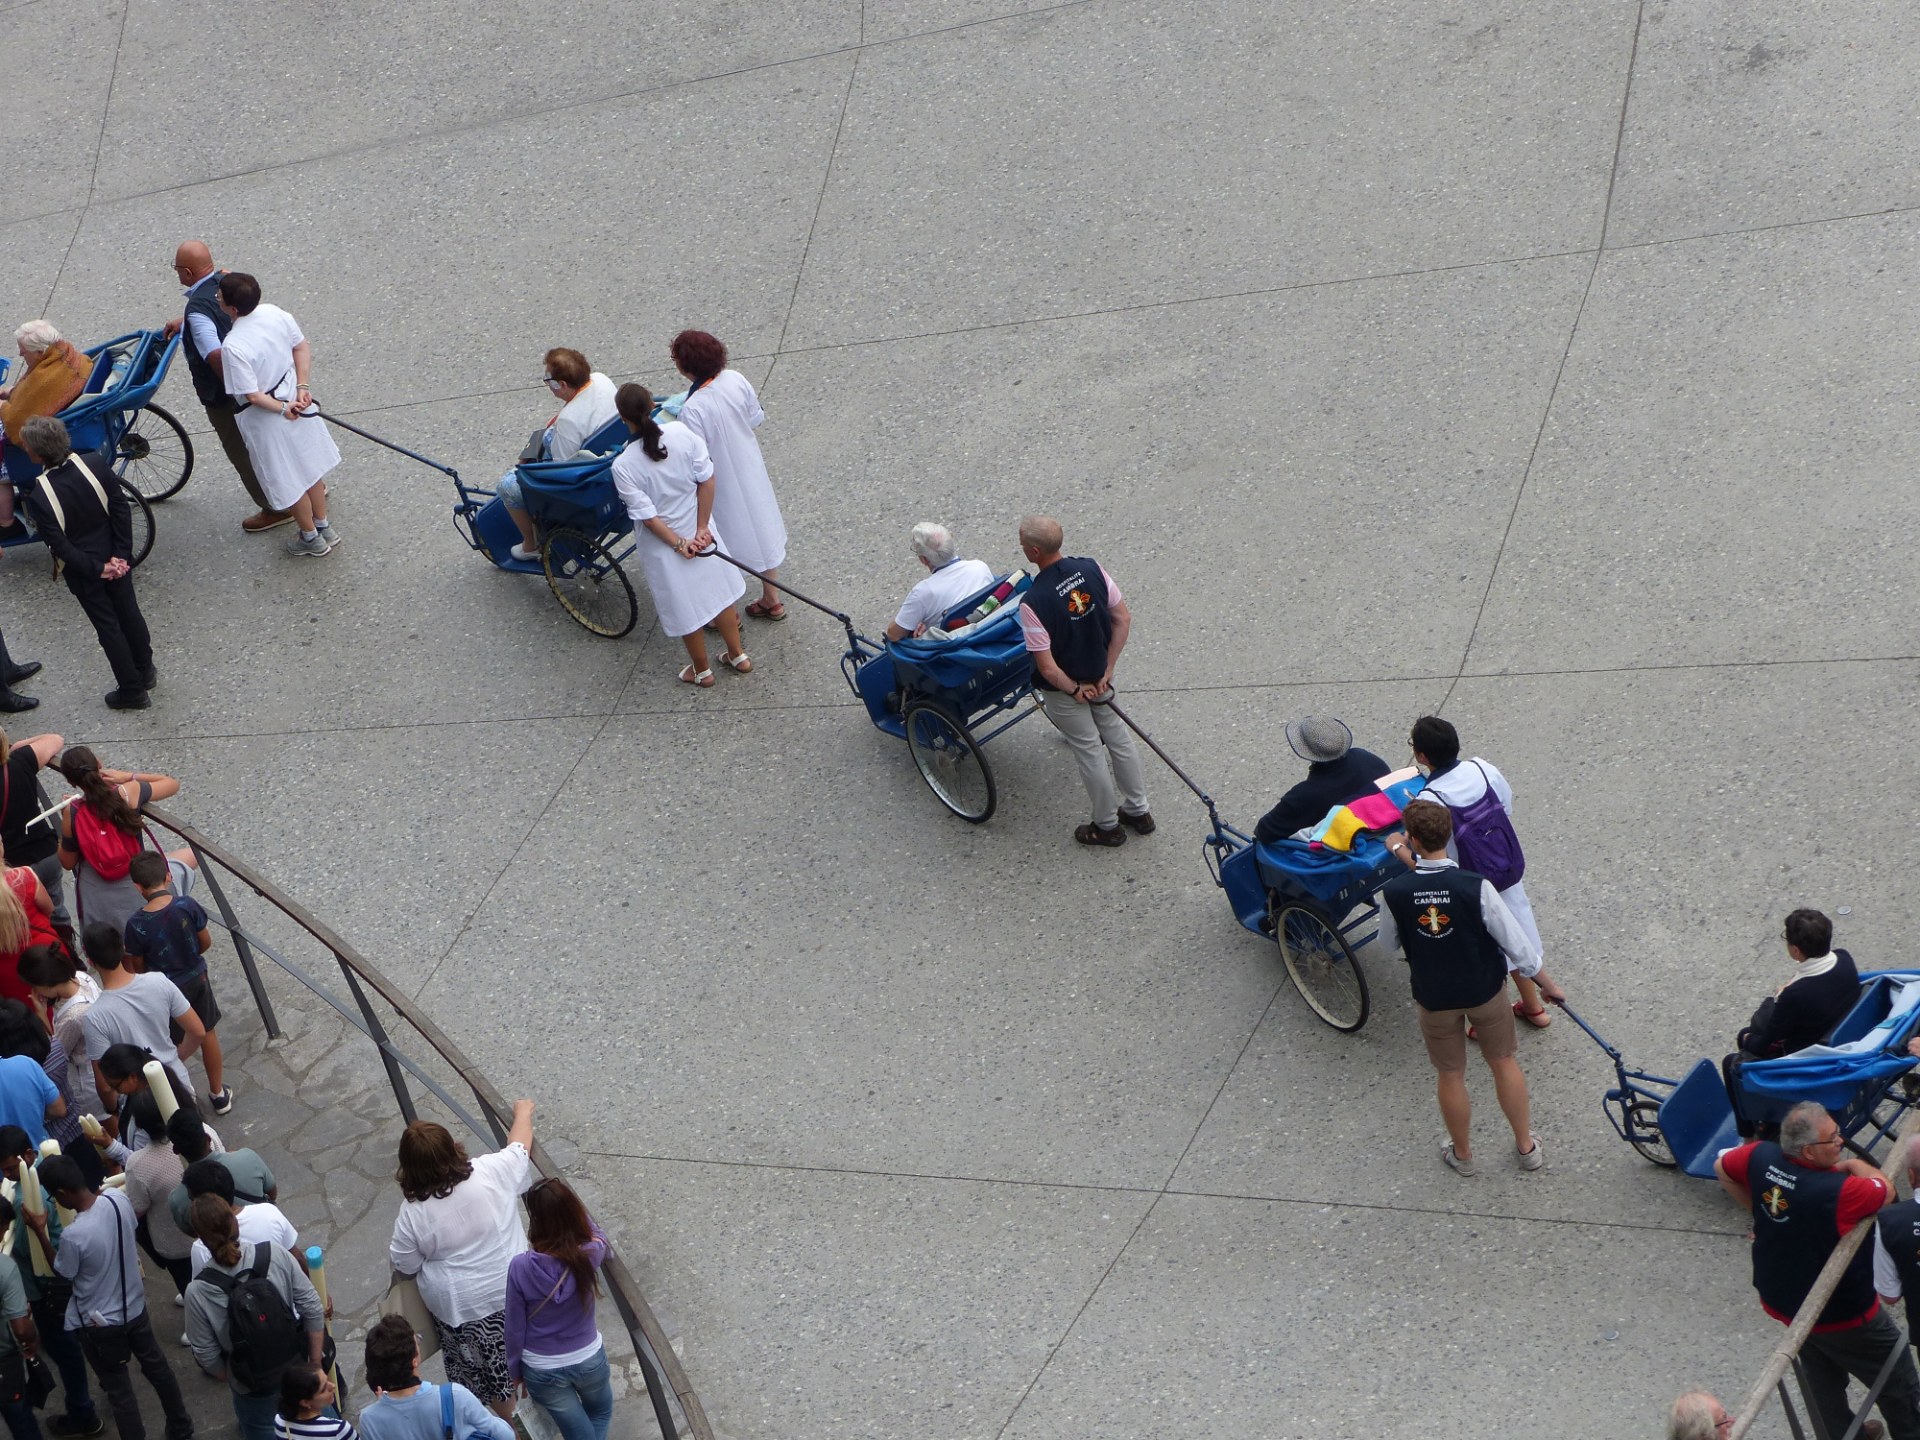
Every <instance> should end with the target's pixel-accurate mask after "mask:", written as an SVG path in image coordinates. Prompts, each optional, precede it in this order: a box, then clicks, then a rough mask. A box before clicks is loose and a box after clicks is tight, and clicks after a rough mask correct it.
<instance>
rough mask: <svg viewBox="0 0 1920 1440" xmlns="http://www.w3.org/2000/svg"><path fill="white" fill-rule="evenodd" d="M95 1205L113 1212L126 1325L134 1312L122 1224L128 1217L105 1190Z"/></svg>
mask: <svg viewBox="0 0 1920 1440" xmlns="http://www.w3.org/2000/svg"><path fill="white" fill-rule="evenodd" d="M95 1203H97V1204H102V1205H105V1206H107V1207H108V1208H109V1209H111V1210H112V1211H113V1268H114V1269H115V1270H117V1271H119V1272H120V1323H121V1324H122V1325H126V1324H129V1323H131V1322H132V1320H133V1312H132V1311H131V1310H129V1309H128V1308H127V1260H126V1246H127V1237H126V1235H125V1234H124V1233H123V1232H122V1227H121V1223H120V1222H121V1221H122V1220H124V1219H125V1218H126V1217H125V1216H124V1215H122V1214H121V1213H120V1207H119V1206H118V1205H115V1204H114V1203H113V1196H112V1195H111V1194H110V1193H109V1192H107V1191H105V1190H102V1191H101V1192H100V1199H99V1200H98V1201H97V1202H95Z"/></svg>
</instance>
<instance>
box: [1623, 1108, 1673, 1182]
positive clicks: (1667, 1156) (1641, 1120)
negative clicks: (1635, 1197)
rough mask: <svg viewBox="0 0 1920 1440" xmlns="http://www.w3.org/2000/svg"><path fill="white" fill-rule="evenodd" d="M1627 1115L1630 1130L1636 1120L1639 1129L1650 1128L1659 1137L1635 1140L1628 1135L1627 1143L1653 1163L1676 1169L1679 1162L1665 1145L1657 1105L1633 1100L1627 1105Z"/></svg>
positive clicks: (1665, 1139)
mask: <svg viewBox="0 0 1920 1440" xmlns="http://www.w3.org/2000/svg"><path fill="white" fill-rule="evenodd" d="M1627 1115H1628V1117H1629V1120H1628V1128H1629V1129H1630V1130H1631V1129H1632V1128H1633V1124H1634V1122H1635V1121H1637V1122H1638V1124H1639V1126H1640V1128H1641V1129H1643V1130H1651V1131H1652V1132H1653V1133H1654V1134H1655V1135H1657V1136H1659V1137H1660V1138H1659V1139H1657V1140H1636V1139H1634V1138H1633V1137H1632V1136H1631V1135H1629V1136H1628V1138H1627V1143H1628V1144H1629V1145H1631V1146H1633V1148H1634V1149H1636V1150H1638V1151H1639V1152H1640V1154H1641V1155H1642V1156H1644V1157H1645V1158H1646V1159H1648V1160H1651V1161H1652V1162H1653V1163H1654V1164H1656V1165H1661V1166H1665V1167H1666V1168H1667V1169H1669V1170H1674V1169H1678V1168H1679V1165H1680V1162H1679V1161H1678V1160H1676V1159H1675V1158H1674V1155H1673V1151H1672V1150H1671V1149H1670V1148H1669V1147H1668V1145H1667V1138H1666V1136H1665V1135H1662V1134H1661V1132H1660V1107H1659V1105H1657V1104H1656V1103H1655V1102H1653V1101H1652V1100H1635V1101H1633V1102H1632V1103H1631V1104H1630V1105H1628V1106H1627Z"/></svg>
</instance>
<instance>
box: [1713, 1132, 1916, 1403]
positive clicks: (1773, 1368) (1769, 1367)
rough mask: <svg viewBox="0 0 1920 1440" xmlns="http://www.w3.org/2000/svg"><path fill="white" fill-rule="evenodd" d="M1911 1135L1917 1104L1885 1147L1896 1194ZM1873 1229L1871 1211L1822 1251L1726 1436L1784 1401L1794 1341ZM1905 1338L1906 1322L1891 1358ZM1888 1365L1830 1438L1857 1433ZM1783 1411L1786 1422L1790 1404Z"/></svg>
mask: <svg viewBox="0 0 1920 1440" xmlns="http://www.w3.org/2000/svg"><path fill="white" fill-rule="evenodd" d="M1916 1135H1920V1110H1910V1111H1908V1112H1907V1116H1906V1118H1905V1119H1904V1120H1902V1121H1901V1122H1900V1126H1899V1129H1898V1130H1897V1131H1896V1132H1895V1134H1894V1140H1893V1147H1892V1149H1891V1150H1889V1151H1888V1152H1887V1161H1888V1165H1889V1166H1890V1167H1891V1174H1890V1176H1889V1178H1890V1179H1891V1180H1892V1181H1893V1184H1894V1189H1895V1193H1896V1194H1897V1193H1899V1191H1900V1190H1902V1189H1903V1188H1905V1186H1906V1184H1907V1178H1906V1164H1905V1161H1904V1158H1903V1157H1904V1156H1905V1154H1906V1152H1907V1147H1908V1146H1909V1145H1911V1144H1912V1143H1913V1141H1914V1137H1915V1136H1916ZM1873 1230H1874V1216H1872V1215H1869V1216H1867V1217H1866V1218H1865V1219H1863V1220H1860V1221H1857V1222H1856V1223H1855V1224H1854V1227H1853V1228H1852V1229H1851V1230H1849V1231H1847V1233H1846V1234H1845V1235H1842V1236H1841V1237H1840V1243H1839V1244H1838V1245H1835V1246H1834V1247H1833V1254H1831V1255H1829V1256H1828V1257H1827V1263H1826V1264H1825V1265H1824V1266H1822V1267H1821V1269H1820V1273H1819V1274H1818V1275H1816V1276H1815V1277H1814V1281H1813V1288H1812V1289H1811V1290H1809V1291H1808V1292H1807V1298H1806V1299H1805V1300H1803V1301H1801V1302H1800V1308H1799V1309H1798V1310H1796V1311H1795V1312H1794V1315H1793V1323H1792V1324H1791V1325H1789V1326H1787V1332H1786V1334H1785V1335H1783V1336H1781V1338H1780V1343H1779V1344H1778V1345H1776V1346H1774V1347H1773V1353H1772V1354H1771V1355H1769V1356H1768V1357H1767V1363H1766V1367H1765V1368H1764V1369H1762V1370H1761V1372H1760V1378H1759V1379H1758V1380H1756V1381H1754V1383H1753V1389H1752V1390H1750V1391H1749V1392H1748V1393H1747V1401H1746V1403H1745V1404H1744V1405H1742V1406H1741V1407H1740V1409H1739V1411H1738V1412H1737V1413H1736V1414H1735V1415H1734V1417H1733V1429H1731V1430H1730V1431H1728V1432H1727V1440H1744V1437H1745V1436H1746V1434H1747V1432H1748V1431H1749V1430H1751V1429H1752V1428H1753V1427H1754V1425H1755V1423H1756V1422H1757V1421H1758V1420H1759V1419H1760V1417H1761V1415H1762V1414H1764V1413H1765V1412H1766V1411H1767V1410H1768V1409H1769V1408H1770V1407H1771V1405H1772V1403H1773V1401H1774V1399H1775V1398H1776V1396H1777V1397H1778V1398H1779V1400H1780V1401H1781V1403H1782V1404H1786V1403H1787V1397H1786V1376H1787V1372H1788V1371H1789V1370H1794V1371H1796V1372H1797V1371H1798V1370H1799V1359H1800V1347H1801V1346H1803V1345H1804V1344H1806V1343H1807V1336H1809V1335H1811V1334H1812V1333H1813V1327H1814V1324H1815V1322H1817V1321H1818V1320H1819V1318H1820V1312H1821V1311H1823V1310H1825V1309H1826V1308H1827V1302H1828V1301H1829V1300H1831V1299H1832V1298H1833V1292H1834V1291H1835V1290H1836V1289H1837V1288H1839V1285H1840V1278H1841V1276H1843V1275H1844V1274H1846V1270H1847V1266H1848V1264H1849V1263H1850V1262H1851V1261H1852V1260H1853V1257H1854V1256H1855V1255H1856V1254H1857V1253H1859V1250H1860V1247H1861V1246H1862V1245H1864V1244H1866V1243H1867V1240H1868V1238H1869V1237H1870V1236H1871V1235H1872V1234H1873ZM1907 1343H1908V1340H1907V1334H1906V1327H1905V1326H1902V1327H1901V1335H1900V1343H1899V1345H1897V1346H1896V1347H1895V1348H1894V1354H1893V1357H1892V1359H1894V1360H1897V1359H1898V1358H1899V1357H1900V1355H1901V1354H1903V1353H1904V1352H1905V1350H1906V1348H1907ZM1891 1371H1892V1362H1891V1360H1890V1361H1889V1363H1888V1365H1887V1366H1886V1367H1885V1368H1884V1369H1883V1370H1882V1371H1881V1374H1880V1379H1879V1382H1878V1383H1877V1384H1875V1385H1874V1386H1873V1387H1872V1390H1871V1392H1870V1393H1869V1395H1868V1396H1867V1399H1866V1400H1865V1401H1864V1402H1863V1403H1862V1404H1861V1406H1860V1408H1859V1411H1858V1413H1857V1415H1856V1418H1855V1420H1854V1423H1853V1425H1852V1426H1851V1427H1849V1429H1848V1431H1847V1435H1846V1436H1845V1437H1842V1436H1833V1437H1831V1440H1850V1437H1852V1436H1856V1435H1858V1434H1859V1433H1860V1429H1861V1422H1862V1421H1863V1420H1864V1419H1865V1417H1866V1416H1867V1414H1868V1413H1869V1412H1870V1411H1871V1410H1872V1409H1873V1403H1874V1401H1875V1400H1876V1399H1877V1398H1878V1396H1879V1393H1880V1385H1883V1384H1885V1383H1886V1379H1887V1375H1888V1374H1890V1373H1891ZM1809 1408H1810V1409H1811V1407H1809ZM1788 1416H1789V1421H1790V1422H1791V1418H1792V1411H1791V1408H1790V1407H1789V1411H1788ZM1819 1426H1820V1421H1819V1418H1818V1416H1817V1415H1816V1416H1815V1417H1814V1427H1815V1433H1816V1434H1818V1433H1820V1430H1819ZM1795 1433H1796V1434H1798V1433H1799V1429H1798V1426H1797V1425H1795Z"/></svg>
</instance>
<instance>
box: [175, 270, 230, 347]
mask: <svg viewBox="0 0 1920 1440" xmlns="http://www.w3.org/2000/svg"><path fill="white" fill-rule="evenodd" d="M209 282H211V283H212V285H213V288H214V290H215V292H216V294H215V297H214V298H215V299H216V300H218V298H219V296H218V293H217V292H218V291H219V289H220V272H219V271H218V270H215V271H213V272H212V273H211V274H208V275H202V276H201V277H200V278H199V279H198V280H196V281H194V282H193V284H191V285H188V286H186V287H185V288H184V289H182V290H181V292H180V293H181V294H182V295H187V296H191V295H192V294H193V292H194V291H196V290H198V289H199V288H200V287H201V286H202V285H205V284H207V283H209ZM187 338H188V339H189V340H191V341H193V348H194V349H195V350H197V351H199V352H200V358H201V359H202V360H204V359H206V358H207V357H208V356H209V355H211V354H213V353H214V352H215V351H217V350H218V349H219V348H220V331H219V329H218V328H217V327H216V326H215V325H214V323H213V321H212V320H211V319H210V318H209V317H207V316H205V315H189V316H187Z"/></svg>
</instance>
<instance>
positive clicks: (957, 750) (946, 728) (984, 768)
mask: <svg viewBox="0 0 1920 1440" xmlns="http://www.w3.org/2000/svg"><path fill="white" fill-rule="evenodd" d="M900 720H901V723H902V724H903V725H904V726H905V728H906V732H907V753H908V754H910V755H912V756H913V765H914V768H915V769H916V770H918V771H919V772H920V778H921V779H922V780H924V781H926V782H927V788H928V789H929V790H931V791H933V794H934V798H935V799H937V800H939V802H940V803H941V804H942V805H944V806H946V807H947V809H949V810H951V811H952V812H953V813H954V814H956V815H958V816H959V817H960V818H961V819H962V820H965V821H967V822H968V823H970V824H973V825H979V824H982V823H984V822H985V821H986V820H987V818H988V817H989V816H991V815H992V814H993V808H994V806H995V805H996V804H998V803H999V796H998V794H997V793H996V791H995V789H994V784H993V771H992V770H991V769H990V768H988V765H987V757H986V756H985V755H983V754H982V753H981V752H980V745H979V742H978V741H976V740H975V739H974V738H973V736H972V734H971V733H969V732H968V730H967V727H966V726H965V725H962V724H960V723H959V722H958V721H956V720H955V719H954V718H953V716H951V715H949V714H948V713H947V712H946V711H945V710H943V709H941V708H940V707H939V706H938V705H935V704H933V703H932V702H930V701H926V700H915V701H913V702H912V703H911V704H909V705H908V706H907V709H906V713H905V714H903V715H902V716H901V717H900ZM923 732H924V743H922V741H921V739H920V737H921V736H922V734H923ZM941 765H946V766H948V767H950V768H951V767H957V768H958V769H959V770H961V771H964V770H965V769H966V768H967V767H969V766H970V767H971V768H972V769H973V770H974V771H977V772H978V776H979V780H978V786H977V788H978V789H979V790H980V791H983V792H984V800H982V799H981V798H980V797H979V796H966V795H958V796H956V795H955V794H954V793H952V792H953V790H954V787H953V786H952V785H951V784H950V782H949V779H948V777H946V776H937V775H936V773H935V768H934V767H936V766H941ZM970 788H972V787H970Z"/></svg>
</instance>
